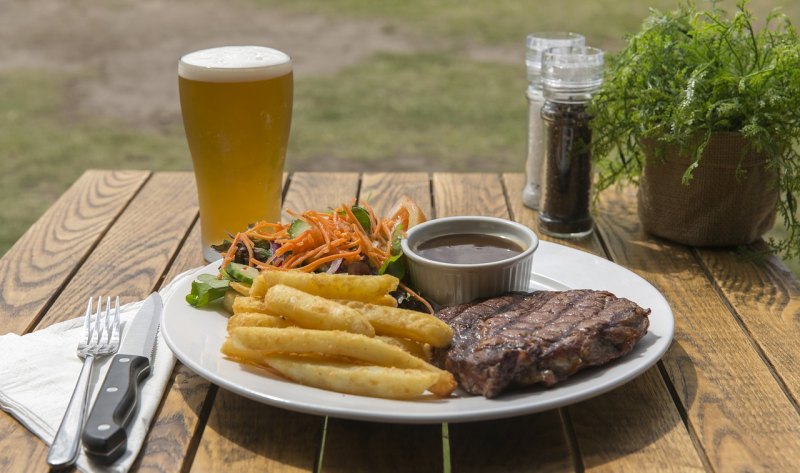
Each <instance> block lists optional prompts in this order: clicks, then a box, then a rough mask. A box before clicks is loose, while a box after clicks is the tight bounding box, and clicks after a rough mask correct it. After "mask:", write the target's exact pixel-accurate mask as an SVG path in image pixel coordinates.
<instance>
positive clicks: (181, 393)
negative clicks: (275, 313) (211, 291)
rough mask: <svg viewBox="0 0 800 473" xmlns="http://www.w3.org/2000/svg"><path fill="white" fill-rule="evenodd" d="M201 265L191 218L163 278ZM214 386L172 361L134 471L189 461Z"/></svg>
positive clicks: (175, 467) (178, 468) (197, 236)
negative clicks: (189, 225)
mask: <svg viewBox="0 0 800 473" xmlns="http://www.w3.org/2000/svg"><path fill="white" fill-rule="evenodd" d="M203 265H205V261H204V260H203V255H202V248H201V244H200V223H199V221H197V220H195V222H194V224H193V225H192V227H191V230H190V232H189V233H188V235H187V236H186V238H185V241H184V244H183V246H181V249H180V251H179V253H178V255H177V256H176V258H175V260H174V261H173V262H172V265H171V266H170V269H169V271H168V272H167V274H166V276H165V278H164V281H165V282H166V283H169V282H171V281H172V280H173V279H174V278H175V276H177V275H178V274H180V273H181V272H183V271H186V270H187V269H191V268H195V267H198V266H203ZM216 389H217V388H216V387H215V386H213V385H212V384H211V383H210V382H209V381H207V380H205V379H203V378H202V377H200V376H198V375H197V374H196V373H194V372H193V371H192V370H190V369H189V368H187V367H186V366H184V365H183V364H181V363H180V362H177V363H176V364H175V369H174V371H173V373H172V378H171V382H170V383H169V388H168V389H167V391H166V393H165V396H164V399H163V400H162V404H161V406H160V407H159V410H158V412H156V416H155V418H154V420H153V425H152V427H151V428H150V432H149V433H148V435H147V440H146V442H145V445H144V448H143V449H142V453H141V454H140V456H139V460H138V464H137V465H136V470H137V471H140V472H145V471H148V472H149V471H152V472H161V471H165V472H168V471H181V469H182V468H184V466H186V467H188V466H189V465H190V464H191V459H192V458H193V455H194V452H193V450H192V441H193V439H196V438H199V432H200V430H199V429H202V428H203V427H204V425H205V421H206V419H205V418H203V412H204V411H205V410H207V409H208V406H210V403H211V402H212V400H213V396H214V394H215V393H216ZM187 458H188V459H189V463H188V464H187V463H186V460H187Z"/></svg>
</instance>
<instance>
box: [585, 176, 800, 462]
mask: <svg viewBox="0 0 800 473" xmlns="http://www.w3.org/2000/svg"><path fill="white" fill-rule="evenodd" d="M612 194H615V195H612ZM602 203H603V204H602V206H601V215H602V218H601V221H600V226H601V229H602V232H603V236H604V239H605V241H606V244H607V246H608V248H609V250H610V253H611V255H612V257H613V260H614V261H616V262H617V263H619V264H622V265H624V266H627V267H628V268H630V269H632V270H634V271H636V272H637V273H638V274H640V275H641V276H642V277H644V278H646V279H647V280H649V281H650V282H651V283H652V284H653V285H655V286H656V288H658V289H659V290H660V291H661V292H662V293H663V294H664V295H665V296H666V298H667V300H668V301H669V303H670V306H671V308H672V310H673V312H674V314H675V323H676V330H675V339H674V342H673V345H672V347H671V348H670V350H669V351H668V352H667V354H666V355H665V357H664V359H663V363H664V367H665V369H666V371H667V373H668V374H669V377H670V380H671V382H672V384H673V385H674V387H675V390H676V392H677V396H678V398H679V399H680V402H681V404H682V408H683V409H684V410H685V411H686V415H687V420H688V423H689V427H690V428H691V430H692V432H693V434H694V435H696V437H697V441H698V442H699V444H700V446H701V447H702V449H703V452H704V454H705V457H706V459H707V462H708V463H709V464H710V466H711V467H712V468H713V469H714V470H715V471H755V470H762V471H797V470H800V415H798V412H797V409H796V406H795V405H793V404H792V402H790V400H789V399H788V398H787V397H786V394H785V393H784V391H783V390H782V389H781V386H780V385H779V383H777V382H776V380H775V378H774V377H773V375H772V372H771V370H770V368H769V367H767V366H766V365H765V363H764V360H763V358H762V357H761V356H760V354H759V353H758V351H757V350H756V349H755V348H754V342H753V340H752V339H751V338H750V336H749V334H748V333H746V331H745V330H743V328H742V326H741V325H740V323H739V321H738V320H737V318H736V317H735V316H734V315H733V314H732V313H731V311H730V309H729V306H728V305H727V301H724V300H721V299H720V297H719V295H718V293H717V291H716V288H715V284H714V283H712V281H710V280H709V279H708V277H707V276H706V273H705V271H704V268H703V267H702V266H701V265H700V264H699V262H698V260H697V259H696V258H695V257H694V255H693V254H692V253H691V251H690V250H688V249H686V248H684V247H682V246H679V245H673V244H670V243H667V242H665V241H662V240H656V239H653V238H651V237H648V236H647V235H645V234H644V233H643V232H642V231H641V229H640V226H639V222H638V219H637V218H636V204H635V195H634V193H633V191H632V190H630V189H627V190H625V191H609V195H608V196H604V198H603V199H602Z"/></svg>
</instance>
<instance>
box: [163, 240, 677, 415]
mask: <svg viewBox="0 0 800 473" xmlns="http://www.w3.org/2000/svg"><path fill="white" fill-rule="evenodd" d="M541 251H544V252H545V253H553V255H551V256H550V257H551V258H555V257H556V256H558V254H559V253H562V252H563V253H566V254H567V255H568V256H575V257H578V258H585V259H587V261H586V263H587V264H592V265H599V266H601V267H606V268H612V269H613V270H614V271H619V272H621V273H622V274H625V276H627V277H629V278H633V279H634V280H635V281H636V282H637V283H638V284H644V285H645V288H649V289H652V291H651V292H652V294H651V296H655V297H657V298H660V299H661V300H660V301H659V302H661V303H662V305H663V306H662V307H660V309H666V311H665V312H664V311H661V312H659V317H660V318H662V317H663V320H661V319H660V320H659V322H660V325H663V327H662V328H663V329H664V330H663V333H659V335H658V339H657V340H656V342H655V343H654V347H648V348H645V349H644V352H645V353H646V354H647V360H646V361H645V362H643V363H638V364H634V365H633V369H631V370H630V371H628V372H625V373H622V374H618V375H616V376H614V377H612V378H611V379H607V380H603V379H602V378H603V376H602V374H603V372H607V371H609V370H610V368H612V367H613V366H615V365H617V364H618V363H617V362H618V361H619V360H624V359H625V357H622V358H620V359H618V360H614V361H612V362H611V363H609V364H608V365H604V366H601V367H596V368H590V369H587V370H582V371H581V372H579V373H577V374H576V375H575V376H574V377H573V378H570V379H573V381H574V378H580V379H579V381H578V384H579V388H578V389H577V390H574V391H569V390H567V391H566V393H565V394H564V395H562V396H558V397H552V396H551V397H550V398H549V399H548V398H547V396H545V397H546V399H545V400H543V401H538V402H533V403H524V402H523V403H511V404H510V405H509V404H506V401H507V400H508V398H509V397H513V398H514V399H515V400H516V399H518V398H524V397H535V395H536V393H539V392H544V393H548V392H557V391H558V390H560V389H561V388H563V387H564V386H572V384H567V383H569V381H570V380H567V381H565V382H563V383H559V384H557V385H556V386H554V387H551V388H542V387H538V386H537V387H532V388H527V389H525V390H521V391H514V392H509V393H508V394H506V395H504V396H501V397H499V398H496V399H484V398H481V397H479V396H476V397H472V396H469V397H465V398H449V399H445V400H437V401H432V402H434V403H436V404H437V405H438V404H439V403H440V402H445V403H448V402H450V403H452V401H453V400H454V399H479V400H481V399H482V400H483V401H485V402H484V403H485V404H486V405H488V406H494V407H491V408H484V409H480V410H477V411H463V410H458V409H456V410H448V409H442V410H439V411H430V412H414V413H413V414H411V415H409V414H408V413H404V412H402V409H395V410H391V409H390V410H387V411H376V410H374V409H369V408H361V409H354V408H353V407H343V406H339V405H327V406H326V405H320V404H319V403H312V402H309V401H305V402H303V401H297V400H294V399H287V398H286V397H285V396H279V395H275V394H270V393H268V392H263V391H260V390H256V389H254V388H253V387H250V386H245V385H242V384H240V383H238V382H235V381H233V380H231V379H230V378H231V376H230V375H229V376H227V377H226V376H224V375H223V374H219V373H217V372H216V371H213V370H210V369H208V368H207V367H206V366H203V364H202V363H201V362H199V361H198V360H195V359H194V358H193V357H192V356H190V355H188V354H187V353H185V352H184V350H183V349H182V347H181V345H180V343H178V342H176V340H175V339H174V338H173V334H172V333H171V328H170V327H171V325H172V323H171V320H169V321H168V317H170V315H169V314H171V313H173V311H174V309H175V307H174V305H175V304H178V303H180V304H184V307H183V308H184V310H197V311H200V312H203V313H208V314H216V315H218V316H223V317H224V315H222V314H220V313H219V311H218V310H206V309H194V308H192V307H190V306H189V305H188V304H187V303H186V302H185V294H186V292H187V290H188V288H189V287H190V286H191V282H192V281H194V279H195V277H196V276H197V275H199V274H203V273H207V272H209V271H211V272H214V271H216V268H215V265H218V264H219V261H217V262H215V263H210V264H208V265H206V266H203V267H201V268H197V269H196V270H194V271H192V272H190V273H188V274H186V275H185V276H184V277H183V278H182V279H180V280H176V281H174V283H173V284H174V285H175V286H176V287H175V290H174V291H173V292H172V294H171V295H170V297H169V298H168V299H167V300H166V301H165V302H164V311H163V313H162V317H161V327H162V334H163V336H164V340H165V342H166V343H167V346H168V347H169V348H170V350H172V352H173V353H174V354H175V356H176V358H177V359H178V360H180V361H181V363H183V364H184V365H185V366H187V367H188V368H189V369H191V370H192V371H193V372H195V373H196V374H197V375H199V376H200V377H202V378H204V379H207V380H208V381H210V382H212V383H214V384H216V385H218V386H220V387H223V388H225V389H227V390H229V391H232V392H234V393H237V394H239V395H242V396H244V397H246V398H248V399H252V400H254V401H257V402H261V403H264V404H268V405H272V406H275V407H279V408H283V409H287V410H291V411H295V412H300V413H305V414H312V415H327V416H330V417H335V418H342V419H351V420H360V421H369V422H390V423H403V424H434V423H441V422H449V423H461V422H476V421H482V420H490V419H500V418H507V417H512V416H516V415H526V414H533V413H536V412H542V411H546V410H550V409H554V408H557V407H563V406H567V405H570V404H574V403H576V402H580V401H583V400H587V399H590V398H593V397H596V396H599V395H601V394H603V393H606V392H608V391H610V390H612V389H615V388H617V387H620V386H622V385H624V384H626V383H628V382H630V381H631V380H633V379H634V378H636V377H638V376H640V375H641V374H643V373H644V372H645V371H647V370H648V369H650V368H651V367H652V366H654V365H655V364H656V363H657V362H658V361H659V360H660V359H661V358H662V357H663V355H664V353H666V351H667V350H668V349H669V347H670V346H671V344H672V340H673V337H674V328H675V324H674V316H673V313H672V309H671V307H670V306H669V303H668V301H667V300H666V298H665V297H664V295H663V294H662V293H661V292H660V291H658V289H657V288H655V287H654V286H653V285H652V284H651V283H650V282H648V281H647V280H646V279H644V278H642V277H641V276H639V275H638V274H636V273H634V272H633V271H631V270H629V269H627V268H625V267H623V266H621V265H618V264H616V263H614V262H613V261H610V260H608V259H605V258H602V257H600V256H597V255H594V254H592V253H588V252H586V251H582V250H579V249H575V248H571V247H567V246H564V245H560V244H557V243H553V242H547V241H542V242H540V247H539V249H538V250H537V253H539V252H541ZM540 259H541V258H540ZM536 263H537V261H536V260H534V264H533V271H532V273H531V282H532V284H533V283H534V279H536V277H537V276H540V277H541V278H544V279H547V280H548V281H550V283H551V284H554V285H561V286H563V287H571V286H570V285H569V284H565V283H564V282H562V281H561V280H559V279H557V278H552V277H550V276H548V275H547V274H542V273H540V272H537V271H536V269H537V264H536ZM575 289H577V287H576V288H575ZM593 289H597V288H593ZM612 292H613V291H612ZM619 297H624V296H619ZM651 316H652V314H651ZM172 317H173V318H174V317H176V316H172ZM651 327H652V319H651ZM648 333H650V329H648ZM223 338H224V337H223ZM639 343H641V340H640V342H639ZM634 350H636V348H634ZM648 350H649V351H648ZM216 354H217V356H218V358H219V359H220V360H222V361H223V362H228V363H234V362H231V361H228V360H225V359H224V356H223V355H222V354H221V353H220V352H219V351H218V350H217V351H216ZM630 355H632V353H629V354H627V355H626V357H627V356H630ZM237 365H238V363H237ZM587 374H589V375H592V374H594V375H598V374H599V375H600V376H599V381H595V382H591V380H587V381H581V380H582V378H583V377H585V376H586V375H587ZM256 376H258V377H259V378H267V379H271V380H272V381H273V382H275V381H277V382H284V383H291V384H292V385H293V388H296V389H298V390H300V392H301V394H302V392H303V391H305V390H312V393H313V392H316V391H323V392H324V393H325V394H324V395H327V396H329V397H331V399H332V398H333V397H337V398H338V397H344V398H355V399H356V400H358V399H362V400H370V401H372V402H378V403H380V402H384V401H389V402H391V403H401V404H405V403H412V404H414V405H418V404H419V403H423V404H427V403H428V402H427V401H414V400H412V401H402V400H384V399H379V398H371V397H366V396H357V395H351V394H343V393H336V392H333V391H326V390H322V389H319V388H313V387H310V386H303V385H300V384H297V383H292V382H291V381H286V380H281V379H277V378H271V377H269V376H264V375H261V374H258V375H256ZM584 384H586V385H588V388H587V387H586V386H583V385H584ZM504 404H505V406H504Z"/></svg>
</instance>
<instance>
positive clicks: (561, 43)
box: [522, 32, 585, 209]
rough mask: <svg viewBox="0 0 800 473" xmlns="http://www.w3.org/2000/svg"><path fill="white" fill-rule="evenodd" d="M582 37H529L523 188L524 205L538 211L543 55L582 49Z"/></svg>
mask: <svg viewBox="0 0 800 473" xmlns="http://www.w3.org/2000/svg"><path fill="white" fill-rule="evenodd" d="M584 41H585V40H584V38H583V36H581V35H579V34H576V33H568V32H543V33H531V34H529V35H528V41H527V47H526V48H525V66H526V68H527V70H528V88H527V90H526V91H525V95H526V96H527V97H528V158H527V160H526V162H525V174H526V176H527V182H526V184H525V187H524V188H523V189H522V202H523V203H524V204H525V205H526V206H527V207H530V208H532V209H537V208H539V195H540V193H541V191H540V189H541V184H542V179H541V174H542V156H543V154H544V146H543V139H542V137H543V133H544V130H543V125H542V106H543V105H544V94H543V93H542V74H541V71H542V53H543V52H544V51H545V50H547V49H549V48H553V47H567V46H583V45H584Z"/></svg>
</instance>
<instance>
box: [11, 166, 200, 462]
mask: <svg viewBox="0 0 800 473" xmlns="http://www.w3.org/2000/svg"><path fill="white" fill-rule="evenodd" d="M193 185H194V181H193V178H191V175H190V174H187V173H163V174H155V175H154V176H153V177H152V178H151V179H150V180H148V181H147V183H146V184H145V185H144V187H143V188H142V191H141V192H139V193H138V194H137V195H136V197H135V198H134V199H133V201H131V203H130V204H129V205H128V207H127V208H126V209H125V211H124V212H123V213H122V214H121V215H120V216H119V218H118V219H117V220H116V222H115V223H114V224H113V226H112V227H111V228H110V229H109V230H108V232H107V233H106V234H105V235H104V237H103V239H102V240H101V241H100V243H99V244H98V245H97V246H96V247H95V249H94V250H93V251H92V252H91V254H90V255H89V257H88V258H87V259H86V261H85V262H84V263H83V265H82V266H81V267H80V269H79V270H78V272H77V273H76V274H75V276H74V277H73V278H72V279H71V280H70V281H69V283H68V284H67V285H66V287H65V288H64V290H63V291H62V292H61V293H60V294H59V295H58V298H57V299H56V301H55V302H54V303H53V305H52V306H51V307H50V308H49V310H48V312H47V313H46V314H45V316H44V318H43V319H42V322H41V323H40V324H39V325H38V326H37V328H41V327H45V326H48V325H50V324H53V323H55V322H58V321H62V320H67V319H70V318H73V317H76V316H79V315H82V312H83V311H82V309H81V307H83V306H84V305H85V304H86V298H87V296H88V295H93V294H109V295H111V294H113V295H116V294H120V296H121V299H122V300H123V301H125V302H129V301H131V300H138V299H141V298H143V297H145V296H146V295H147V294H148V293H149V292H150V291H151V290H152V289H153V288H154V287H156V285H157V283H158V281H159V279H160V277H161V275H162V274H163V272H164V271H165V270H166V267H167V263H168V262H169V260H170V259H171V256H172V255H173V254H174V253H175V251H176V250H177V246H178V244H179V242H180V240H181V238H182V237H183V235H184V234H185V233H186V230H187V229H188V228H189V225H190V223H191V222H192V220H193V219H194V216H195V215H196V213H197V209H196V204H195V198H194V192H193V191H192V189H193ZM187 189H189V190H190V191H189V192H187ZM46 457H47V447H46V446H45V444H44V443H43V442H41V441H40V440H39V439H38V438H36V437H34V436H33V434H31V433H30V432H28V431H27V430H26V429H25V428H24V427H22V425H21V424H19V423H17V422H16V421H13V420H12V419H11V418H10V417H9V416H7V415H4V416H3V417H2V418H0V465H2V464H9V465H40V466H46Z"/></svg>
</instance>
